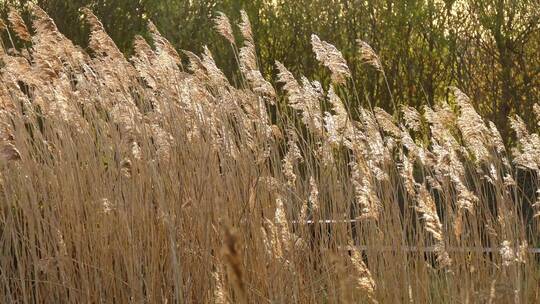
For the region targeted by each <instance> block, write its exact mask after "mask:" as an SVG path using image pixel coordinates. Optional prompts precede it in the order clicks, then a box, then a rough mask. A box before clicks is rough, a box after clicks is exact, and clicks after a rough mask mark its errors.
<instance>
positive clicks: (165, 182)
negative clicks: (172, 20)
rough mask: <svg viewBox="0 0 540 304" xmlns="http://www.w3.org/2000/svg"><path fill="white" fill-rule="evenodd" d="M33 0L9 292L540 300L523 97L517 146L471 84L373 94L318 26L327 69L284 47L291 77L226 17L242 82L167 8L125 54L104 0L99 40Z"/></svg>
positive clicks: (167, 297)
mask: <svg viewBox="0 0 540 304" xmlns="http://www.w3.org/2000/svg"><path fill="white" fill-rule="evenodd" d="M30 12H31V14H32V20H33V23H32V27H31V28H32V29H33V30H32V33H30V31H29V30H28V25H26V24H25V23H24V20H23V19H22V18H20V16H19V14H18V13H17V12H16V11H15V10H12V11H10V14H9V21H10V22H9V24H10V25H9V28H10V29H11V30H13V32H14V33H15V34H16V35H17V36H18V38H19V39H21V40H22V41H24V42H25V50H24V52H23V50H21V51H20V52H10V54H8V53H6V52H5V50H3V49H2V52H1V54H0V60H1V61H2V65H1V66H2V67H1V68H0V78H1V83H0V117H1V120H0V121H1V122H0V248H2V254H1V255H0V302H2V303H59V302H67V303H102V302H119V303H128V302H136V303H162V302H170V303H172V302H188V303H191V302H194V303H204V302H207V303H208V302H209V303H212V302H216V303H238V302H240V303H255V302H273V303H288V302H299V303H315V302H320V303H328V302H332V303H337V302H362V301H365V302H372V303H377V302H378V303H403V302H410V303H437V302H441V303H443V302H444V303H448V302H467V303H473V302H491V301H494V300H495V299H500V300H501V301H505V302H508V301H513V302H516V303H534V302H538V301H539V298H538V297H539V295H538V292H537V290H538V281H539V280H540V272H539V267H538V266H539V265H538V261H539V260H538V257H537V256H534V252H533V251H532V248H534V246H535V245H536V244H538V241H539V240H538V235H539V232H540V231H539V230H538V227H539V226H538V219H539V217H538V214H539V210H540V203H539V201H540V200H539V199H538V198H537V196H538V195H537V192H538V186H539V183H538V179H537V176H538V174H539V168H540V151H539V150H538V149H539V147H540V140H539V138H540V137H539V135H538V134H537V133H534V132H533V131H531V130H529V129H527V127H526V126H525V124H524V123H523V121H522V120H521V119H520V118H519V116H514V117H512V119H511V125H512V127H513V129H514V130H515V132H516V135H517V145H516V146H515V147H512V149H506V147H505V146H504V145H503V144H502V139H501V138H500V135H499V134H498V131H497V130H496V128H495V127H494V125H493V123H491V122H487V121H485V120H484V119H483V118H482V117H481V116H480V115H479V114H478V113H477V112H476V110H475V107H474V103H473V101H471V100H470V99H469V98H468V97H467V96H466V95H465V93H463V92H461V91H460V90H458V89H454V93H455V98H454V99H451V100H450V103H448V102H445V101H441V102H439V103H438V104H437V105H435V106H433V107H427V106H426V107H424V108H423V110H422V111H418V110H416V109H413V108H410V107H408V106H406V105H399V107H396V109H400V110H401V111H402V114H400V113H387V112H386V111H384V110H383V109H381V108H378V107H373V108H372V107H371V106H369V107H368V106H366V105H363V104H361V102H360V100H356V99H354V97H350V96H356V94H343V91H344V90H346V89H347V87H348V86H347V82H349V81H350V82H352V83H354V79H353V77H352V75H351V73H350V70H349V68H348V66H347V62H346V61H345V59H344V58H343V56H342V55H341V53H340V52H339V50H338V49H337V48H336V47H335V46H333V45H331V44H330V43H328V42H325V41H322V40H320V39H319V38H318V36H316V35H313V36H312V37H311V42H312V45H313V50H314V53H315V54H314V55H315V57H316V58H317V59H318V60H319V61H320V62H321V64H322V65H323V66H324V67H326V68H328V69H329V70H330V72H331V80H332V82H331V85H330V86H329V87H323V85H321V82H319V81H315V80H309V79H307V78H306V77H303V76H302V77H301V78H300V80H298V79H297V78H296V77H295V76H294V75H293V74H292V73H291V72H290V71H289V70H287V68H286V67H285V66H284V65H283V64H281V63H279V62H277V63H276V73H277V79H278V81H279V83H280V85H281V86H282V89H283V90H282V91H284V93H283V94H284V96H278V95H279V94H280V93H279V92H281V91H280V90H276V87H274V84H272V83H270V82H269V81H267V80H266V79H265V78H264V77H263V74H262V73H261V72H260V71H259V62H258V59H257V55H256V49H255V41H254V35H253V29H252V28H251V24H250V23H249V19H248V16H247V14H246V13H245V12H242V13H241V21H240V23H239V25H238V29H239V30H240V36H239V37H242V38H243V44H242V46H241V47H240V49H238V47H237V45H238V44H237V41H236V37H237V36H235V28H233V26H232V25H231V22H230V20H229V19H228V18H227V16H225V15H224V14H219V15H218V17H217V18H216V20H215V21H216V22H215V26H216V29H217V30H218V32H219V33H220V34H221V35H223V36H224V38H225V39H226V40H227V41H228V42H229V43H230V44H231V46H232V47H233V50H234V51H235V55H236V58H235V59H236V60H237V61H238V67H239V72H240V74H241V75H242V78H241V79H242V83H240V84H239V86H238V87H236V86H233V85H232V84H231V82H229V80H228V79H227V77H226V76H225V74H224V73H223V72H221V71H220V70H219V68H218V66H217V64H216V63H215V61H214V55H212V53H211V52H210V50H209V48H206V47H205V48H204V52H203V53H202V54H200V55H197V54H194V53H191V52H189V51H183V52H181V53H178V52H177V51H176V50H175V49H174V48H173V46H172V44H171V43H170V42H169V41H168V40H167V39H166V38H165V37H163V36H162V35H161V33H160V32H159V31H158V29H157V28H156V26H155V25H154V24H153V23H151V22H150V23H149V24H148V29H149V32H150V34H151V38H152V40H153V41H151V42H147V41H145V40H144V38H142V37H140V36H139V37H137V38H136V39H135V42H134V50H135V52H134V55H133V57H132V58H130V59H129V60H128V59H126V58H125V57H124V55H123V54H122V53H121V52H120V51H119V50H118V48H117V47H116V45H115V44H114V42H113V41H112V39H111V38H110V37H109V36H108V35H107V33H106V31H105V29H104V27H103V25H102V24H101V22H100V21H99V19H98V18H97V17H96V16H95V15H94V14H93V13H92V11H91V10H90V9H88V8H85V9H82V11H81V12H82V13H83V14H84V16H85V20H86V22H87V23H88V24H89V26H90V30H91V33H90V37H89V39H90V43H89V45H90V51H89V52H85V51H83V50H82V49H81V48H79V47H77V46H75V45H73V43H72V42H71V41H69V40H68V39H67V38H66V37H65V36H64V35H62V34H61V33H60V32H59V31H58V29H57V28H56V25H55V24H54V21H53V20H52V19H51V18H49V17H48V16H47V14H46V13H45V12H44V11H43V10H41V9H40V8H39V7H37V6H35V5H32V6H31V7H30ZM359 44H360V56H361V58H360V59H361V60H362V62H365V63H368V64H369V65H371V66H373V67H374V68H376V69H377V70H379V71H381V72H384V69H383V63H382V62H381V60H380V58H379V56H378V55H377V54H376V53H375V51H374V50H373V49H372V48H371V47H369V45H368V44H367V43H365V42H362V41H360V42H359ZM26 52H28V53H26ZM217 56H219V54H217ZM182 57H185V58H184V59H187V61H188V62H189V65H188V66H187V69H186V70H184V68H183V67H182V66H181V63H182V61H183V60H182V59H183V58H182ZM347 96H349V97H347ZM351 98H352V99H351ZM374 102H375V104H374V106H376V105H377V101H374ZM399 117H402V119H398V118H399Z"/></svg>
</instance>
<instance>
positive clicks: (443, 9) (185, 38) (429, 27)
mask: <svg viewBox="0 0 540 304" xmlns="http://www.w3.org/2000/svg"><path fill="white" fill-rule="evenodd" d="M27 1H28V0H21V1H18V0H7V1H4V2H3V3H2V4H1V5H2V10H3V14H4V16H5V15H6V4H8V3H11V4H13V5H16V6H20V7H23V6H24V3H25V2H27ZM36 2H37V3H38V4H39V5H40V6H41V7H42V8H43V9H45V10H46V11H47V13H49V15H50V16H51V17H52V18H53V19H54V20H55V21H56V23H57V25H58V27H59V29H60V30H61V31H62V32H63V33H64V34H65V35H66V36H67V37H69V38H70V39H72V40H73V41H74V42H75V43H77V44H79V45H82V46H85V45H86V43H87V37H88V36H87V35H88V30H87V29H86V28H85V26H84V24H83V22H80V13H79V11H78V9H79V8H80V7H82V6H89V7H90V8H91V9H92V10H93V11H94V12H95V14H96V15H97V16H98V17H99V18H100V19H101V21H102V22H103V24H104V26H105V28H106V29H107V30H108V32H109V34H110V36H111V37H112V38H113V39H114V41H115V42H116V43H117V44H118V46H119V47H120V48H121V49H122V50H123V51H124V52H125V53H126V54H127V55H129V54H130V52H131V43H132V39H133V37H134V35H136V34H142V35H143V36H144V35H145V34H146V23H147V20H148V19H151V20H152V21H153V22H154V23H155V24H156V25H157V26H158V28H159V29H160V31H161V32H162V33H163V34H164V36H165V37H167V38H168V39H169V40H170V41H171V42H172V43H173V44H174V45H175V46H176V47H177V48H178V49H186V50H191V51H195V52H200V51H201V50H202V47H203V46H204V45H208V46H209V48H210V50H211V51H212V52H213V53H214V54H219V56H215V57H216V61H217V62H218V64H219V66H220V68H222V69H223V70H224V71H225V73H226V74H227V75H228V76H229V77H231V79H233V80H234V77H235V75H236V74H235V73H236V70H237V64H236V62H235V60H234V55H233V54H232V51H231V47H230V46H229V45H228V44H227V43H226V41H225V40H224V39H223V38H221V37H220V36H219V35H218V34H216V33H215V31H214V29H213V22H212V18H213V17H214V16H215V15H216V12H217V11H222V12H224V13H226V14H227V15H228V16H229V17H230V19H231V21H233V22H234V21H237V20H239V13H240V10H241V9H244V10H246V12H247V13H248V15H249V16H250V19H251V22H252V26H253V30H254V35H255V39H256V43H257V48H258V54H259V57H260V62H261V69H262V70H263V73H264V75H265V76H266V77H267V78H274V77H275V74H276V72H275V68H274V61H275V60H279V61H281V62H283V63H284V64H285V66H287V67H288V68H290V70H291V71H293V73H295V74H296V75H297V76H299V75H300V74H303V75H305V76H308V77H309V78H316V79H318V80H320V81H322V82H323V83H327V82H328V80H329V74H328V72H326V71H325V70H324V69H322V68H321V66H320V65H319V64H318V63H317V62H316V61H315V58H314V55H313V53H312V50H311V45H310V35H311V34H312V33H316V34H318V35H319V36H320V37H321V39H323V40H326V41H328V42H330V43H332V44H334V45H335V46H336V47H337V48H338V49H340V50H341V51H342V52H343V54H344V55H345V57H346V59H347V60H348V62H349V65H350V68H351V70H352V71H353V76H354V79H355V83H356V87H357V89H358V91H359V93H360V97H361V99H362V98H363V99H370V100H372V102H373V103H374V104H376V105H378V106H381V107H383V108H386V109H389V110H390V109H391V104H390V97H389V94H390V92H391V94H392V95H393V97H394V98H395V100H396V101H397V102H398V103H402V104H410V105H413V106H417V107H419V106H421V105H423V104H429V105H433V104H436V102H437V100H438V99H440V98H443V99H446V98H449V95H450V92H449V90H448V86H450V85H455V86H458V87H460V88H461V89H462V90H463V91H464V92H466V93H467V94H468V95H469V96H470V97H471V98H472V99H473V101H474V103H475V106H476V107H477V109H478V110H479V112H481V113H482V114H483V115H484V116H485V117H487V118H488V119H490V120H493V121H494V122H495V123H496V124H497V126H498V127H499V129H500V130H501V133H502V135H503V137H508V136H510V135H511V134H510V131H509V126H508V123H507V117H508V116H509V115H512V114H519V115H520V116H522V117H523V119H524V120H525V121H526V122H531V121H532V118H533V115H534V114H533V111H532V106H533V104H534V103H535V102H538V101H539V100H540V98H539V97H540V79H539V76H540V56H539V51H540V2H539V1H538V0H519V1H517V0H469V1H463V0H460V1H456V0H364V1H359V0H358V1H357V0H294V1H289V0H251V1H247V0H207V1H200V0H114V1H111V0H37V1H36ZM4 35H5V34H4ZM4 38H6V37H4ZM356 39H363V40H365V41H367V42H368V43H369V44H370V45H371V46H372V47H373V48H374V49H375V50H376V51H377V52H378V53H379V55H380V56H381V58H382V60H383V64H384V68H385V71H386V74H387V76H388V81H389V86H390V92H389V91H388V90H387V89H386V86H385V84H384V81H383V79H381V76H380V74H378V73H376V72H375V71H373V70H371V69H370V68H369V67H366V66H361V65H360V63H359V62H358V60H357V56H356V52H357V44H356V42H355V41H356Z"/></svg>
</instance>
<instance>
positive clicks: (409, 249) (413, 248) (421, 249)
mask: <svg viewBox="0 0 540 304" xmlns="http://www.w3.org/2000/svg"><path fill="white" fill-rule="evenodd" d="M357 222H359V221H358V220H354V219H349V220H318V221H315V220H307V221H291V223H293V224H300V225H313V224H352V223H357ZM337 248H338V250H351V249H357V250H361V251H367V250H369V251H378V252H399V251H404V252H427V253H429V252H436V251H437V250H438V248H437V247H435V246H426V247H421V246H365V245H354V246H351V245H347V246H338V247H337ZM444 249H445V250H446V251H447V252H463V253H471V252H477V253H499V252H500V251H501V249H503V247H445V248H444ZM514 249H517V248H514ZM527 252H528V253H531V254H540V248H538V247H532V248H527Z"/></svg>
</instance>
